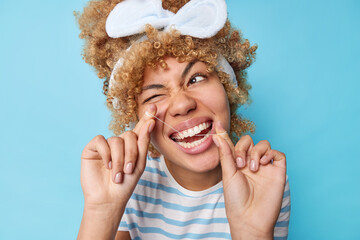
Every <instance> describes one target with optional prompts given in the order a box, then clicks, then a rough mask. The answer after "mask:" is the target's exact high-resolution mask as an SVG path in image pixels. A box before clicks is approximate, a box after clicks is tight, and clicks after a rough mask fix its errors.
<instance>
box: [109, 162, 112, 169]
mask: <svg viewBox="0 0 360 240" xmlns="http://www.w3.org/2000/svg"><path fill="white" fill-rule="evenodd" d="M108 167H109V169H111V167H112V163H111V161H110V162H109V164H108Z"/></svg>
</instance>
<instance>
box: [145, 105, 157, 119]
mask: <svg viewBox="0 0 360 240" xmlns="http://www.w3.org/2000/svg"><path fill="white" fill-rule="evenodd" d="M146 112H147V113H148V114H150V115H151V117H152V116H153V114H154V112H155V105H154V104H151V105H150V106H149V107H148V109H147V111H146ZM148 114H147V115H148Z"/></svg>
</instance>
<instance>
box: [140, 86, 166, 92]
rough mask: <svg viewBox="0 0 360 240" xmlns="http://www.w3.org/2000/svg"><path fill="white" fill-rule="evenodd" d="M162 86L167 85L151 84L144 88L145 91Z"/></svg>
mask: <svg viewBox="0 0 360 240" xmlns="http://www.w3.org/2000/svg"><path fill="white" fill-rule="evenodd" d="M162 88H165V86H164V85H162V84H151V85H147V86H145V87H143V88H142V90H143V91H145V90H149V89H162Z"/></svg>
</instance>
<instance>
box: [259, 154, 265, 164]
mask: <svg viewBox="0 0 360 240" xmlns="http://www.w3.org/2000/svg"><path fill="white" fill-rule="evenodd" d="M265 160H266V155H264V156H263V157H262V158H261V159H260V162H261V163H264V162H265Z"/></svg>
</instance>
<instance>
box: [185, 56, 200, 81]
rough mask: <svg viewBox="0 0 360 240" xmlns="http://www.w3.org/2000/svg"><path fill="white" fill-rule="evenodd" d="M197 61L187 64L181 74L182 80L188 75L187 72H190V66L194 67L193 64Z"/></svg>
mask: <svg viewBox="0 0 360 240" xmlns="http://www.w3.org/2000/svg"><path fill="white" fill-rule="evenodd" d="M197 61H198V60H196V59H195V60H194V61H192V62H189V64H188V65H186V67H185V69H184V71H183V73H182V74H181V78H182V79H184V78H185V76H186V75H187V74H188V73H189V71H190V69H191V68H192V66H194V64H195V63H196V62H197Z"/></svg>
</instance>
